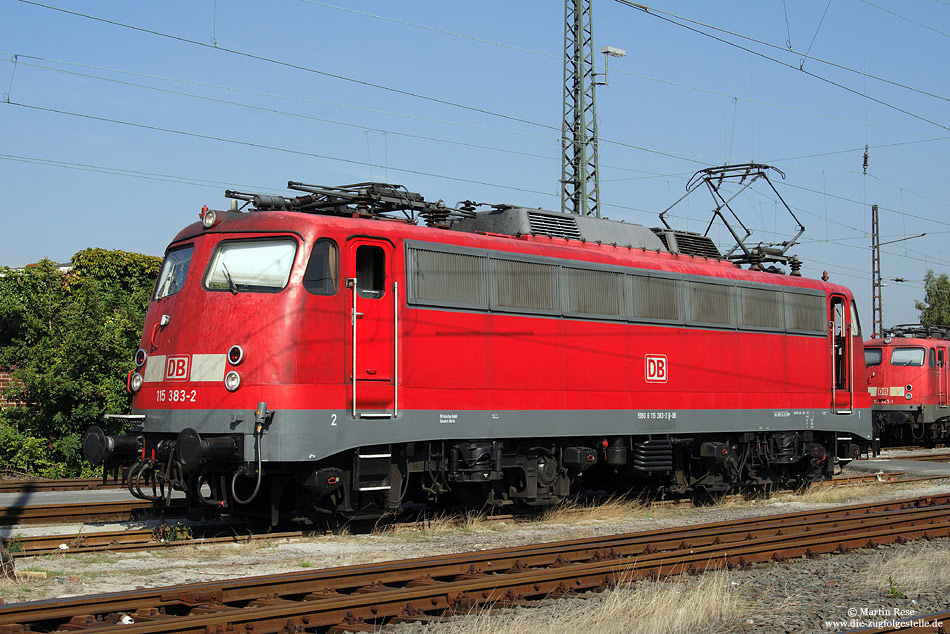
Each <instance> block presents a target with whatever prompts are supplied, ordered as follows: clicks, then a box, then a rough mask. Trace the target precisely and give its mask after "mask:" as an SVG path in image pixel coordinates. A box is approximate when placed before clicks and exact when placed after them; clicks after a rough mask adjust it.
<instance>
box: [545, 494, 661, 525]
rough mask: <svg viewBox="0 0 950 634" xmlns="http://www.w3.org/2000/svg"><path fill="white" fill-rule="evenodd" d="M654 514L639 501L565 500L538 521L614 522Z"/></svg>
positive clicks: (553, 522) (555, 522) (564, 522)
mask: <svg viewBox="0 0 950 634" xmlns="http://www.w3.org/2000/svg"><path fill="white" fill-rule="evenodd" d="M648 512H649V513H654V512H655V509H652V508H651V507H650V505H649V504H648V503H645V502H644V501H643V500H639V499H628V498H625V497H619V496H611V497H609V498H607V499H606V500H600V501H593V502H579V501H576V500H566V501H564V502H562V503H561V504H558V505H557V506H554V507H551V508H550V509H547V510H545V511H544V512H543V513H542V514H541V516H540V517H539V518H538V521H539V522H541V523H543V524H574V523H578V522H585V521H601V522H616V521H623V520H628V519H632V518H636V517H642V516H643V515H644V513H648Z"/></svg>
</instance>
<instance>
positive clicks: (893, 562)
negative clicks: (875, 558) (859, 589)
mask: <svg viewBox="0 0 950 634" xmlns="http://www.w3.org/2000/svg"><path fill="white" fill-rule="evenodd" d="M865 583H866V585H868V586H869V587H871V588H873V589H875V590H880V591H882V592H883V593H885V594H890V595H891V596H897V595H898V594H903V595H905V596H907V597H908V598H913V597H915V596H917V595H919V594H920V593H922V592H931V593H932V592H938V593H939V592H943V593H945V594H950V542H947V541H945V540H943V541H934V542H923V543H921V544H920V547H919V548H915V549H914V550H913V551H912V552H909V553H905V554H900V555H896V556H894V557H890V558H886V559H884V560H883V561H882V562H881V563H880V565H875V566H873V567H872V568H870V569H869V570H868V571H867V577H866V580H865Z"/></svg>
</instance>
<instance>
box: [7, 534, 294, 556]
mask: <svg viewBox="0 0 950 634" xmlns="http://www.w3.org/2000/svg"><path fill="white" fill-rule="evenodd" d="M192 530H193V531H195V532H196V533H197V534H196V535H194V536H193V537H188V538H183V539H177V540H168V539H157V538H156V531H155V530H154V529H151V528H143V529H139V530H126V531H96V532H87V533H82V532H80V533H76V534H73V535H42V536H25V537H23V536H21V537H16V538H14V539H13V541H14V542H15V545H16V548H17V549H18V550H15V551H13V552H11V553H10V554H11V555H13V557H14V558H23V557H36V556H40V555H49V554H52V553H63V552H68V553H71V554H78V553H90V552H103V551H118V550H146V549H148V550H152V549H159V548H175V547H177V546H206V545H214V544H244V543H248V542H251V541H255V540H259V539H289V538H293V537H303V535H304V533H303V532H301V531H288V532H283V533H260V534H258V533H246V534H238V533H232V534H229V535H222V534H221V527H212V528H209V529H202V528H192ZM64 545H65V546H66V548H63V546H64Z"/></svg>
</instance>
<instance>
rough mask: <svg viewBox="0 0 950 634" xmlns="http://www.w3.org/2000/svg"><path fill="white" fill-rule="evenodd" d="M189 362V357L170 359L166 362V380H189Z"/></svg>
mask: <svg viewBox="0 0 950 634" xmlns="http://www.w3.org/2000/svg"><path fill="white" fill-rule="evenodd" d="M188 361H189V359H188V357H168V359H167V360H166V361H165V380H166V381H184V380H186V379H187V378H188Z"/></svg>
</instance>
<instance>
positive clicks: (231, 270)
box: [204, 238, 297, 294]
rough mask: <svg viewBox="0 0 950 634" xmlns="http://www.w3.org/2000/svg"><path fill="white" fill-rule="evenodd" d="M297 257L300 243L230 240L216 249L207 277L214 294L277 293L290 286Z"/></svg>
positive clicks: (286, 239)
mask: <svg viewBox="0 0 950 634" xmlns="http://www.w3.org/2000/svg"><path fill="white" fill-rule="evenodd" d="M296 253H297V242H296V241H295V240H293V239H291V238H284V239H278V240H229V241H226V242H222V243H221V244H219V245H218V246H217V248H215V250H214V255H212V256H211V264H210V265H209V266H208V272H207V273H206V274H205V280H204V283H205V288H207V289H208V290H210V291H231V292H232V293H235V294H237V293H238V292H252V293H276V292H277V291H280V290H282V289H283V288H284V287H285V286H287V280H289V279H290V269H291V267H293V264H294V255H295V254H296Z"/></svg>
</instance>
